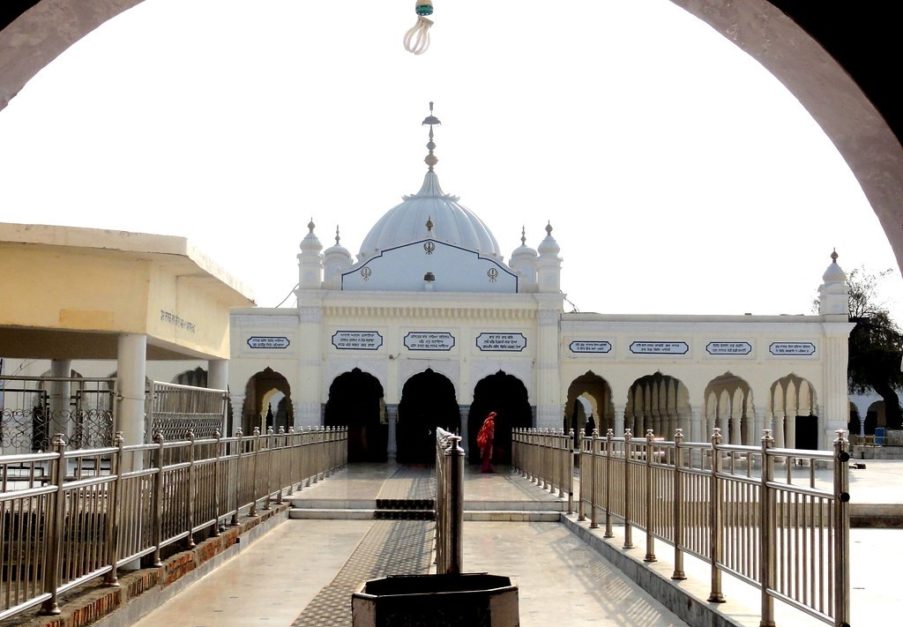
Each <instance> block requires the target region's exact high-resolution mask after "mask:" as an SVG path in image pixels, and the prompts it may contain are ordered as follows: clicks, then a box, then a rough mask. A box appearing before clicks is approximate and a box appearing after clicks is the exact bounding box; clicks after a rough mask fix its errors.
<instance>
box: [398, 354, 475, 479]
mask: <svg viewBox="0 0 903 627" xmlns="http://www.w3.org/2000/svg"><path fill="white" fill-rule="evenodd" d="M436 427H442V428H443V429H445V430H446V431H453V432H459V431H460V430H461V410H460V408H459V407H458V400H457V398H456V397H455V386H454V385H453V384H452V382H451V381H449V380H448V378H446V377H444V376H442V375H441V374H438V373H436V372H433V371H432V370H431V369H430V368H427V369H426V370H425V371H423V372H421V373H419V374H415V375H414V376H413V377H411V378H410V379H408V380H407V382H406V383H405V384H404V388H402V390H401V402H400V403H399V404H398V427H397V429H396V434H395V441H396V446H397V447H398V448H397V453H396V459H397V460H398V462H399V463H402V464H432V463H434V462H435V459H436Z"/></svg>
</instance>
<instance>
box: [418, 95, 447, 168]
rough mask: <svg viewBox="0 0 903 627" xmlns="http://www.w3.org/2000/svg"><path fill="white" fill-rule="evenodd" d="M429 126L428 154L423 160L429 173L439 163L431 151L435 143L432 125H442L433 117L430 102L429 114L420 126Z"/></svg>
mask: <svg viewBox="0 0 903 627" xmlns="http://www.w3.org/2000/svg"><path fill="white" fill-rule="evenodd" d="M427 124H428V125H429V127H430V140H429V141H428V142H427V143H426V147H427V149H428V150H429V151H430V152H429V154H428V155H427V156H426V158H424V160H423V161H424V162H425V163H426V165H427V166H429V169H430V172H432V171H433V166H434V165H436V164H437V163H439V159H438V157H436V155H434V154H433V150H435V148H436V142H434V141H433V125H434V124H442V122H440V121H439V118H437V117H436V116H435V115H433V103H432V101H430V114H429V115H428V116H427V117H425V118H424V119H423V122H422V124H421V126H426V125H427Z"/></svg>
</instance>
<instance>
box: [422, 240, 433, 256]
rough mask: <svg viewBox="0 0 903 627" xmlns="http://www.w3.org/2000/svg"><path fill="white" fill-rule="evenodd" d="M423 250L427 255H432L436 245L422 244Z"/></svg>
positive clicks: (431, 243)
mask: <svg viewBox="0 0 903 627" xmlns="http://www.w3.org/2000/svg"><path fill="white" fill-rule="evenodd" d="M423 250H425V251H426V254H427V255H432V254H433V251H434V250H436V244H434V243H433V242H424V244H423Z"/></svg>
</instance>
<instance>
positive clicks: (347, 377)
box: [323, 368, 389, 462]
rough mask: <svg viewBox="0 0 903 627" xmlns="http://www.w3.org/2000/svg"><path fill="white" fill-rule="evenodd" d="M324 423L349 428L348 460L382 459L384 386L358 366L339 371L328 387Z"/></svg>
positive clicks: (385, 434) (384, 444)
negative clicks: (349, 369)
mask: <svg viewBox="0 0 903 627" xmlns="http://www.w3.org/2000/svg"><path fill="white" fill-rule="evenodd" d="M325 414H326V415H325V416H324V420H323V422H324V424H325V425H326V426H327V427H338V426H347V427H348V461H349V462H384V461H386V449H387V444H388V434H389V427H388V423H387V422H386V410H385V405H384V404H383V388H382V386H381V385H380V384H379V380H377V378H376V377H374V376H373V375H371V374H369V373H366V372H363V371H361V370H360V369H359V368H355V369H353V370H352V371H351V372H345V373H343V374H340V375H339V376H338V377H336V378H335V380H334V381H333V382H332V385H330V386H329V399H328V400H327V401H326V411H325Z"/></svg>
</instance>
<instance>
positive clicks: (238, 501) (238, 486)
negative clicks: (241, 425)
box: [230, 429, 244, 527]
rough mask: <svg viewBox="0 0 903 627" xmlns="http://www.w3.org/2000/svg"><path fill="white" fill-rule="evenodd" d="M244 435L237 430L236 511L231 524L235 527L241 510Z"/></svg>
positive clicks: (233, 513)
mask: <svg viewBox="0 0 903 627" xmlns="http://www.w3.org/2000/svg"><path fill="white" fill-rule="evenodd" d="M243 435H244V434H243V433H242V432H241V429H236V430H235V437H236V440H235V446H236V447H237V448H236V450H235V511H234V512H232V521H231V523H230V524H231V525H232V526H233V527H235V526H237V525H238V510H240V509H241V452H242V449H243V448H244V446H243V444H242V436H243Z"/></svg>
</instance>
